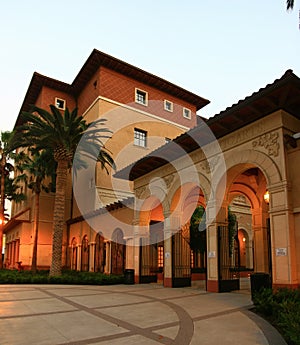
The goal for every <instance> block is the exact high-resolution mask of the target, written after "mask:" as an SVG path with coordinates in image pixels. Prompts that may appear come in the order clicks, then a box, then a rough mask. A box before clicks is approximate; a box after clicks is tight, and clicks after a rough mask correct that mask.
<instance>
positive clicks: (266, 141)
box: [252, 132, 280, 157]
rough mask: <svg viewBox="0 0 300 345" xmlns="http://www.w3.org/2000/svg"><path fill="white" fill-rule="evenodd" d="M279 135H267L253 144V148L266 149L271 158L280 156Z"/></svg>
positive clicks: (272, 133)
mask: <svg viewBox="0 0 300 345" xmlns="http://www.w3.org/2000/svg"><path fill="white" fill-rule="evenodd" d="M278 138H279V134H278V133H277V132H271V133H266V134H263V135H261V136H260V137H258V138H257V139H256V140H254V141H253V142H252V146H253V147H258V146H261V147H264V148H265V149H266V150H267V151H268V155H269V156H274V157H277V156H278V155H279V148H280V145H279V142H278Z"/></svg>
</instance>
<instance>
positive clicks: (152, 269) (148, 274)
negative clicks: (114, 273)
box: [139, 196, 164, 283]
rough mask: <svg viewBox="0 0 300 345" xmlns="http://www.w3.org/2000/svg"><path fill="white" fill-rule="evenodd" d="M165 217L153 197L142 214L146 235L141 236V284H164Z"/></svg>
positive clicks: (144, 207)
mask: <svg viewBox="0 0 300 345" xmlns="http://www.w3.org/2000/svg"><path fill="white" fill-rule="evenodd" d="M163 221H164V215H163V206H162V204H161V203H160V201H159V200H158V199H157V198H156V197H154V196H151V197H149V198H148V199H146V200H145V202H144V204H143V206H142V210H141V212H140V224H141V225H142V226H143V227H144V233H143V234H142V236H140V252H139V257H140V263H139V267H140V272H139V277H140V278H139V281H140V283H151V282H162V280H163V267H164V232H163V230H164V223H163Z"/></svg>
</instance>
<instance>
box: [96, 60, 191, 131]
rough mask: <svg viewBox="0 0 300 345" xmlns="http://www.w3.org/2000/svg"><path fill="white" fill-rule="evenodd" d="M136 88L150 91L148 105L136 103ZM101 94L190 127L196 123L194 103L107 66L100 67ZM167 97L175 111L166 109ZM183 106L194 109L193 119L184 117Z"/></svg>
mask: <svg viewBox="0 0 300 345" xmlns="http://www.w3.org/2000/svg"><path fill="white" fill-rule="evenodd" d="M135 88H138V89H141V90H143V91H146V92H148V106H144V105H141V104H137V103H135ZM100 95H101V96H103V97H106V98H109V99H112V100H115V101H117V102H120V103H124V104H128V105H130V106H133V107H135V108H137V109H140V110H142V111H146V112H149V113H152V114H155V115H157V116H160V117H162V118H164V119H167V120H170V121H173V122H177V123H179V124H181V125H183V126H186V127H189V128H192V127H194V126H195V125H196V114H195V111H196V108H195V106H193V105H192V104H189V103H187V102H184V101H182V100H180V99H178V98H175V97H173V96H170V95H168V94H167V93H164V92H162V91H160V90H157V89H155V88H153V87H150V86H148V85H145V84H143V83H141V82H138V81H136V80H134V79H130V78H129V77H126V76H124V75H121V74H119V73H116V72H114V71H111V70H109V69H107V68H105V67H101V69H100ZM165 99H167V100H169V101H171V102H173V103H174V109H173V112H169V111H166V110H164V104H163V102H164V100H165ZM183 107H186V108H189V109H190V110H191V111H192V119H191V120H189V119H186V118H184V117H183V115H182V108H183Z"/></svg>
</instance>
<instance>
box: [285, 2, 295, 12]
mask: <svg viewBox="0 0 300 345" xmlns="http://www.w3.org/2000/svg"><path fill="white" fill-rule="evenodd" d="M293 8H294V0H286V9H287V10H292V9H293Z"/></svg>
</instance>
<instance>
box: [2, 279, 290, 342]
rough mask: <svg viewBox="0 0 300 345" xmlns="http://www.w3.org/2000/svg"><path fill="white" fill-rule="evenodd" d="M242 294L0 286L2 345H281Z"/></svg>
mask: <svg viewBox="0 0 300 345" xmlns="http://www.w3.org/2000/svg"><path fill="white" fill-rule="evenodd" d="M249 308H251V296H250V294H249V293H243V292H242V291H241V292H235V293H222V294H213V293H207V292H204V291H201V290H199V289H195V288H178V289H170V288H163V287H162V286H160V285H156V284H147V285H113V286H83V285H81V286H68V285H0V344H1V345H27V344H28V345H29V344H30V345H33V344H38V345H54V344H68V345H70V344H72V345H85V344H99V345H125V344H126V345H131V344H132V345H140V344H143V345H155V344H175V345H189V344H191V345H196V344H201V345H208V344H222V345H227V344H228V345H229V344H230V345H235V344H236V345H240V344H243V345H254V344H258V345H259V344H261V345H268V344H272V345H283V344H285V342H284V341H283V340H282V338H281V336H280V335H279V334H278V333H277V332H276V331H275V329H274V328H273V327H271V326H270V325H269V324H268V323H267V322H265V321H264V320H263V319H261V318H259V317H258V316H257V315H255V314H253V313H252V312H250V311H249V310H248V309H249Z"/></svg>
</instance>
